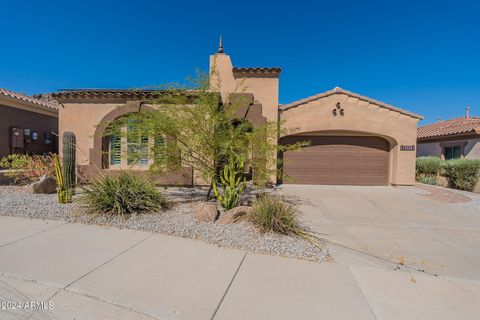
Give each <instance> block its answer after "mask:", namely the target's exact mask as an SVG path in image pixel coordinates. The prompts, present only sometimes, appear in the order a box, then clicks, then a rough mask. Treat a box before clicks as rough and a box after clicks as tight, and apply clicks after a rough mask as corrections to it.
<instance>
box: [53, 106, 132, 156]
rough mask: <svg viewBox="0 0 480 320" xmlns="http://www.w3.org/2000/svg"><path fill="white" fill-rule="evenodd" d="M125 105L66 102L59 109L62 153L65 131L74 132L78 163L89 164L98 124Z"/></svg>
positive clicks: (60, 148)
mask: <svg viewBox="0 0 480 320" xmlns="http://www.w3.org/2000/svg"><path fill="white" fill-rule="evenodd" d="M124 105H125V104H121V103H64V104H63V107H60V110H59V137H60V138H59V150H60V155H61V153H62V138H61V137H63V133H64V132H67V131H70V132H73V133H74V134H75V137H76V139H77V165H88V164H89V153H90V149H92V148H93V135H94V133H95V129H96V128H97V125H98V124H99V123H100V121H101V120H102V118H103V117H104V116H105V115H107V114H108V113H109V112H111V111H112V110H114V109H115V108H118V107H121V106H124Z"/></svg>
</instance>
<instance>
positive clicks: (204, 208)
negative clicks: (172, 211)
mask: <svg viewBox="0 0 480 320" xmlns="http://www.w3.org/2000/svg"><path fill="white" fill-rule="evenodd" d="M195 217H196V218H197V220H198V221H202V222H215V220H217V218H218V209H217V205H216V204H215V203H211V202H204V203H201V204H200V205H199V206H198V207H197V211H196V212H195Z"/></svg>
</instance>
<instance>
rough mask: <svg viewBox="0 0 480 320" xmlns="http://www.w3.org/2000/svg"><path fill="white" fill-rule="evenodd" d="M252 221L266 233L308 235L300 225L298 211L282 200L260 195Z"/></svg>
mask: <svg viewBox="0 0 480 320" xmlns="http://www.w3.org/2000/svg"><path fill="white" fill-rule="evenodd" d="M249 218H250V220H251V221H252V222H253V223H254V224H255V225H257V226H258V227H259V228H260V230H262V231H264V232H269V231H273V232H276V233H280V234H284V235H290V236H302V235H306V234H308V232H307V230H305V229H304V228H303V227H302V226H301V225H300V223H299V220H298V212H297V209H296V208H295V207H294V206H293V205H291V204H289V203H287V202H285V201H284V200H283V199H282V198H280V197H276V196H270V195H267V194H263V195H260V196H259V197H258V198H257V199H256V200H255V201H254V202H253V203H252V210H251V211H250V214H249Z"/></svg>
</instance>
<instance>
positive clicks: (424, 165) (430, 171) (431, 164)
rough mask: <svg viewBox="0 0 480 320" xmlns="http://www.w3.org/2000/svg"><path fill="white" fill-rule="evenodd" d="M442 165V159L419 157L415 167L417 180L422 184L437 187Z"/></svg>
mask: <svg viewBox="0 0 480 320" xmlns="http://www.w3.org/2000/svg"><path fill="white" fill-rule="evenodd" d="M440 164H441V161H440V158H437V157H418V158H417V162H416V166H415V179H416V180H417V181H418V182H421V183H426V184H431V185H437V182H438V173H439V171H440Z"/></svg>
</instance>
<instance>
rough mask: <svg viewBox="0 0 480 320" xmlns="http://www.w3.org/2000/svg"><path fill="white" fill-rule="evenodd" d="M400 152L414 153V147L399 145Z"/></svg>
mask: <svg viewBox="0 0 480 320" xmlns="http://www.w3.org/2000/svg"><path fill="white" fill-rule="evenodd" d="M400 151H415V145H413V144H412V145H405V144H402V145H400Z"/></svg>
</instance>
